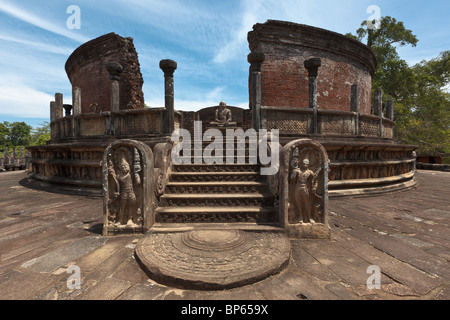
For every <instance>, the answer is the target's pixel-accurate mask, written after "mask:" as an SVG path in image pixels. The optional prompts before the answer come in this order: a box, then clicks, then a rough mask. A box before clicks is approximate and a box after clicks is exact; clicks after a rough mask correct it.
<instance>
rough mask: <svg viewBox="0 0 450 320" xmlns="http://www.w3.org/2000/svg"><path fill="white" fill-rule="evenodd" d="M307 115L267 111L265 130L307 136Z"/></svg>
mask: <svg viewBox="0 0 450 320" xmlns="http://www.w3.org/2000/svg"><path fill="white" fill-rule="evenodd" d="M309 115H310V114H309V113H306V114H302V113H295V112H289V111H285V112H283V111H276V112H273V111H267V116H266V117H267V130H272V129H278V130H280V133H283V134H307V133H308V117H309Z"/></svg>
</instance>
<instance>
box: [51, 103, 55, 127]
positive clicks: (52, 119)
mask: <svg viewBox="0 0 450 320" xmlns="http://www.w3.org/2000/svg"><path fill="white" fill-rule="evenodd" d="M55 120H56V102H55V101H52V102H50V122H53V121H55Z"/></svg>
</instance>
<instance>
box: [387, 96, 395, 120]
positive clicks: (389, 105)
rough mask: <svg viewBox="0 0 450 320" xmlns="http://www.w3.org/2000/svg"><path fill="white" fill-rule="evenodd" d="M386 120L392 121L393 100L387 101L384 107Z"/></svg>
mask: <svg viewBox="0 0 450 320" xmlns="http://www.w3.org/2000/svg"><path fill="white" fill-rule="evenodd" d="M386 118H388V119H389V120H392V121H394V100H389V101H388V102H387V105H386Z"/></svg>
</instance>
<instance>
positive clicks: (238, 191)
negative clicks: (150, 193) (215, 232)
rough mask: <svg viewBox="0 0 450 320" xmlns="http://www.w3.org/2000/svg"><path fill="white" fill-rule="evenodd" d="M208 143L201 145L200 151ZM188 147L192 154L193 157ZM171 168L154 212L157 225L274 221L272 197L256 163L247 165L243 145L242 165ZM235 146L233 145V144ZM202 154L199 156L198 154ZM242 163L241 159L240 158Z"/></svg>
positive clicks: (179, 166)
mask: <svg viewBox="0 0 450 320" xmlns="http://www.w3.org/2000/svg"><path fill="white" fill-rule="evenodd" d="M209 144H210V142H207V143H202V151H203V150H204V148H205V147H206V146H207V145H209ZM194 145H195V144H194V143H193V144H192V149H191V150H192V155H193V154H194ZM225 145H226V141H225V139H224V152H223V159H224V161H223V163H224V164H205V159H204V160H203V163H202V164H194V160H193V156H192V161H191V163H192V164H180V165H176V164H173V165H172V172H171V174H170V178H169V181H168V183H167V185H166V188H165V192H164V194H163V195H162V196H161V197H160V202H159V207H158V208H157V210H156V222H157V223H236V222H237V223H258V224H265V223H272V222H275V220H276V213H275V209H274V207H273V204H274V197H273V196H272V195H271V194H270V192H269V188H268V186H267V183H266V181H265V177H264V176H261V175H260V165H259V164H249V150H250V149H249V146H248V143H246V144H245V156H244V157H245V159H244V160H245V164H237V160H238V159H239V157H242V156H238V154H239V153H238V150H236V151H235V153H234V164H226V151H225ZM235 146H236V145H235ZM202 154H203V153H202ZM241 160H242V159H241Z"/></svg>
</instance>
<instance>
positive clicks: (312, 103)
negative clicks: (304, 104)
mask: <svg viewBox="0 0 450 320" xmlns="http://www.w3.org/2000/svg"><path fill="white" fill-rule="evenodd" d="M321 65H322V60H320V58H311V59H308V60H305V68H306V69H308V78H309V107H310V108H312V109H313V121H312V128H310V131H309V132H310V133H314V134H317V133H318V129H319V128H318V123H317V74H318V71H319V67H320V66H321Z"/></svg>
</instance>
